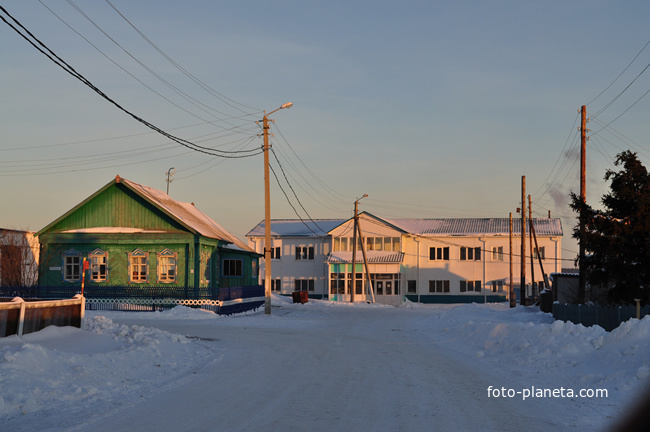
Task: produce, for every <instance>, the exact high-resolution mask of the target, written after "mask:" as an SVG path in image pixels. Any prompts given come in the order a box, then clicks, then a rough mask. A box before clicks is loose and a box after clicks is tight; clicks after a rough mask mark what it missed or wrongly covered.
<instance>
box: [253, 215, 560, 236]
mask: <svg viewBox="0 0 650 432" xmlns="http://www.w3.org/2000/svg"><path fill="white" fill-rule="evenodd" d="M364 213H365V214H367V215H369V216H371V217H373V218H375V219H376V220H378V221H383V222H385V223H386V224H389V225H393V226H394V227H396V228H398V229H401V230H403V231H404V232H406V233H410V234H415V235H420V236H432V237H433V236H479V235H509V234H510V218H450V219H389V218H380V217H377V216H374V215H371V214H370V213H366V212H364ZM348 220H349V219H319V220H316V221H307V220H306V221H304V222H303V221H300V220H296V219H280V220H277V219H276V220H272V221H271V236H273V237H323V236H326V235H327V233H328V232H329V231H331V230H333V229H334V228H336V227H337V226H339V225H341V224H343V223H345V222H347V221H348ZM533 226H534V227H535V234H537V235H539V236H545V237H549V236H562V235H563V232H562V221H561V220H560V219H559V218H538V219H536V218H533ZM512 233H513V235H515V236H519V235H521V234H520V233H521V219H513V221H512ZM246 237H264V221H262V222H260V223H259V224H258V225H257V226H256V227H255V228H253V229H252V230H251V231H249V232H248V234H246Z"/></svg>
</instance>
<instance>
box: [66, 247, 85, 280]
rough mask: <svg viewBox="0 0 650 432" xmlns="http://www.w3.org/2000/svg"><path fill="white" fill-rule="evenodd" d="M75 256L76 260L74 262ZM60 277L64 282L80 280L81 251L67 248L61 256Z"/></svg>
mask: <svg viewBox="0 0 650 432" xmlns="http://www.w3.org/2000/svg"><path fill="white" fill-rule="evenodd" d="M75 258H76V262H75ZM61 261H62V269H61V277H62V278H63V281H64V282H79V281H80V280H81V272H82V271H83V270H82V268H81V252H79V251H76V250H74V249H69V250H67V251H65V252H63V256H62V257H61Z"/></svg>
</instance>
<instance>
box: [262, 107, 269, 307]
mask: <svg viewBox="0 0 650 432" xmlns="http://www.w3.org/2000/svg"><path fill="white" fill-rule="evenodd" d="M262 134H263V135H264V147H263V150H264V314H265V315H271V183H270V181H269V118H268V117H267V115H266V113H265V114H264V118H263V119H262Z"/></svg>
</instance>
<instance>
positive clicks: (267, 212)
mask: <svg viewBox="0 0 650 432" xmlns="http://www.w3.org/2000/svg"><path fill="white" fill-rule="evenodd" d="M292 106H293V103H291V102H287V103H285V104H283V105H282V106H281V107H280V108H276V109H274V110H273V111H271V112H270V113H268V114H267V113H266V111H264V118H263V119H262V131H263V135H264V147H263V150H264V314H265V315H271V185H270V182H269V118H268V116H269V114H273V113H274V112H276V111H279V110H281V109H286V108H291V107H292Z"/></svg>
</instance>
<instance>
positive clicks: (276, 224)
mask: <svg viewBox="0 0 650 432" xmlns="http://www.w3.org/2000/svg"><path fill="white" fill-rule="evenodd" d="M346 220H347V219H316V220H305V221H301V220H298V219H273V220H271V237H325V236H327V233H328V232H329V231H331V230H333V229H334V228H336V227H337V226H339V225H341V224H342V223H343V222H345V221H346ZM264 228H265V224H264V221H262V222H260V223H259V224H257V226H256V227H255V228H253V229H252V230H250V231H249V232H248V234H246V237H264Z"/></svg>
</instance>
